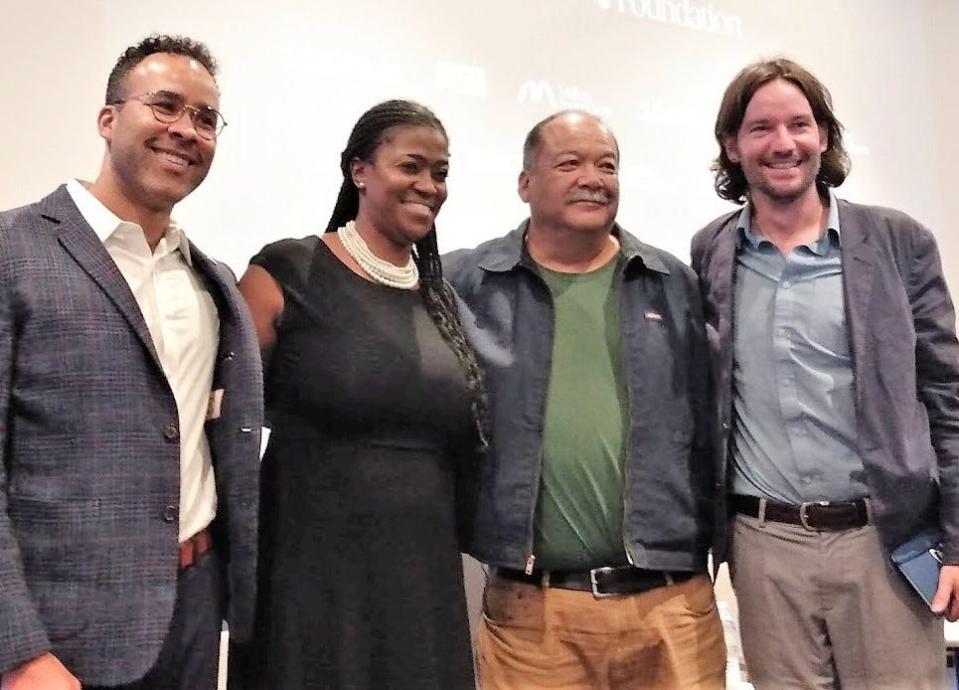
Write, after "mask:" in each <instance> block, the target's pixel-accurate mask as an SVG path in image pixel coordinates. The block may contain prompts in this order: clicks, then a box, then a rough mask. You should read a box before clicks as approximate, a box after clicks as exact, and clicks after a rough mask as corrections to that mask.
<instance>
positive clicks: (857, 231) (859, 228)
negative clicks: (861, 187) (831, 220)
mask: <svg viewBox="0 0 959 690" xmlns="http://www.w3.org/2000/svg"><path fill="white" fill-rule="evenodd" d="M867 223H868V221H866V220H865V219H862V218H858V217H856V215H854V214H852V213H850V212H849V207H848V206H846V205H845V204H844V203H843V202H841V201H840V202H839V226H840V228H841V238H840V248H841V251H842V272H843V288H844V290H845V293H846V294H845V296H846V319H847V330H848V333H849V348H850V352H851V353H852V359H853V367H854V368H856V369H858V367H859V363H860V362H862V361H864V359H863V357H861V356H860V355H861V354H862V353H864V351H865V348H866V347H867V343H868V342H869V339H868V334H869V328H868V325H867V323H866V319H867V317H868V310H869V301H870V299H871V297H872V285H873V275H874V267H875V265H876V252H875V250H874V249H873V247H872V245H871V244H870V242H869V228H868V225H867ZM859 373H860V372H858V371H857V372H856V374H857V376H856V378H857V379H859V380H862V377H861V376H859ZM860 391H861V387H858V386H857V388H856V398H857V403H859V402H861V401H860V400H859V396H860V394H861V393H860Z"/></svg>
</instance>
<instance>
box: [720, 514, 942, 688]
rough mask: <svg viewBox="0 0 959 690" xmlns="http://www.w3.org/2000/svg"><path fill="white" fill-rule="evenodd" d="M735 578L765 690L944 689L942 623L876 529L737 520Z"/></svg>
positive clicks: (750, 651) (753, 663)
mask: <svg viewBox="0 0 959 690" xmlns="http://www.w3.org/2000/svg"><path fill="white" fill-rule="evenodd" d="M731 527H732V529H731V533H732V539H733V544H732V557H731V559H730V563H729V565H730V574H731V575H732V581H733V588H734V589H735V591H736V598H737V599H738V601H739V628H740V632H741V634H742V642H743V653H744V655H745V657H746V667H747V668H748V670H749V676H750V681H751V682H752V683H753V685H754V686H755V687H756V688H757V690H767V689H769V690H772V689H773V688H774V689H775V690H788V689H792V688H796V689H798V688H802V689H803V690H807V689H817V688H830V689H833V688H842V690H860V689H868V690H922V689H924V688H929V689H930V690H932V689H935V690H940V689H941V688H944V687H946V685H945V682H946V681H945V668H946V653H945V642H944V639H943V630H942V621H941V620H940V619H938V618H936V617H935V616H933V615H932V613H931V612H930V611H929V608H928V607H927V606H926V605H925V604H924V602H923V601H922V600H921V599H920V598H919V596H918V595H917V594H915V593H914V592H913V591H912V590H911V589H909V586H908V585H907V584H906V583H905V581H904V580H903V579H902V577H901V576H900V575H899V574H898V573H897V572H896V571H895V570H894V569H893V566H892V565H891V564H890V562H889V558H888V556H886V555H885V553H884V552H883V550H882V547H881V545H880V541H879V535H878V532H877V531H876V529H875V527H873V526H872V525H867V526H865V527H862V528H859V529H851V530H845V531H842V532H812V531H809V530H807V529H805V528H803V527H800V526H797V525H786V524H783V523H778V522H768V521H767V522H760V521H759V520H758V519H757V518H751V517H746V516H745V515H736V516H735V517H734V518H733V520H732V525H731Z"/></svg>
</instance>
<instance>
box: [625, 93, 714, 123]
mask: <svg viewBox="0 0 959 690" xmlns="http://www.w3.org/2000/svg"><path fill="white" fill-rule="evenodd" d="M636 119H637V120H638V121H639V122H642V123H643V124H645V125H659V126H663V127H698V126H699V125H700V123H701V118H700V117H699V115H698V114H697V112H696V111H695V110H693V108H691V107H689V106H686V105H678V104H674V103H668V102H666V101H664V100H663V99H662V98H657V99H655V100H651V101H646V100H643V101H639V103H638V104H637V105H636Z"/></svg>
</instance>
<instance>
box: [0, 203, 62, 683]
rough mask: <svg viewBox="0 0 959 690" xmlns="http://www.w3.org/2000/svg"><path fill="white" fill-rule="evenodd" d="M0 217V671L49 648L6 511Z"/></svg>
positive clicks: (11, 325) (6, 313)
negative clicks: (28, 587)
mask: <svg viewBox="0 0 959 690" xmlns="http://www.w3.org/2000/svg"><path fill="white" fill-rule="evenodd" d="M5 235H6V232H5V229H4V227H3V218H2V217H0V673H4V672H6V671H9V670H11V669H13V668H15V667H17V666H19V665H20V664H22V663H23V662H25V661H29V660H30V659H33V658H34V657H37V656H40V655H41V654H43V653H45V652H48V651H50V641H49V639H47V634H46V631H45V630H44V627H43V623H42V622H41V621H40V614H39V612H38V611H37V607H36V606H35V604H34V602H33V599H32V597H31V595H30V592H29V590H28V589H27V582H26V579H25V577H24V573H23V562H22V560H21V555H20V547H19V544H18V543H17V537H16V535H15V533H14V530H13V525H12V524H11V521H10V516H9V513H8V499H7V492H8V488H9V474H10V470H11V468H12V467H13V466H15V464H16V459H15V458H12V457H10V454H9V449H10V443H9V438H8V435H9V417H10V395H11V386H12V380H13V359H14V353H15V352H16V343H15V337H16V331H17V328H16V319H15V316H14V309H13V308H12V299H11V294H10V292H11V290H10V282H11V279H10V274H11V270H10V268H9V267H10V262H9V261H7V260H6V259H7V257H6V255H7V249H8V244H9V243H8V242H7V240H6V237H5Z"/></svg>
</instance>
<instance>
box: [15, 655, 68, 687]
mask: <svg viewBox="0 0 959 690" xmlns="http://www.w3.org/2000/svg"><path fill="white" fill-rule="evenodd" d="M40 688H42V689H43V690H81V688H80V681H79V679H77V678H76V677H75V676H74V675H73V674H72V673H70V672H69V671H68V670H67V667H66V666H64V665H63V664H61V663H60V660H59V659H58V658H56V657H55V656H53V654H50V653H47V654H43V655H41V656H38V657H37V658H36V659H31V660H30V661H27V662H26V663H23V664H20V665H19V666H17V667H16V668H15V669H13V670H12V671H9V672H7V673H4V674H3V679H2V680H0V690H40Z"/></svg>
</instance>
